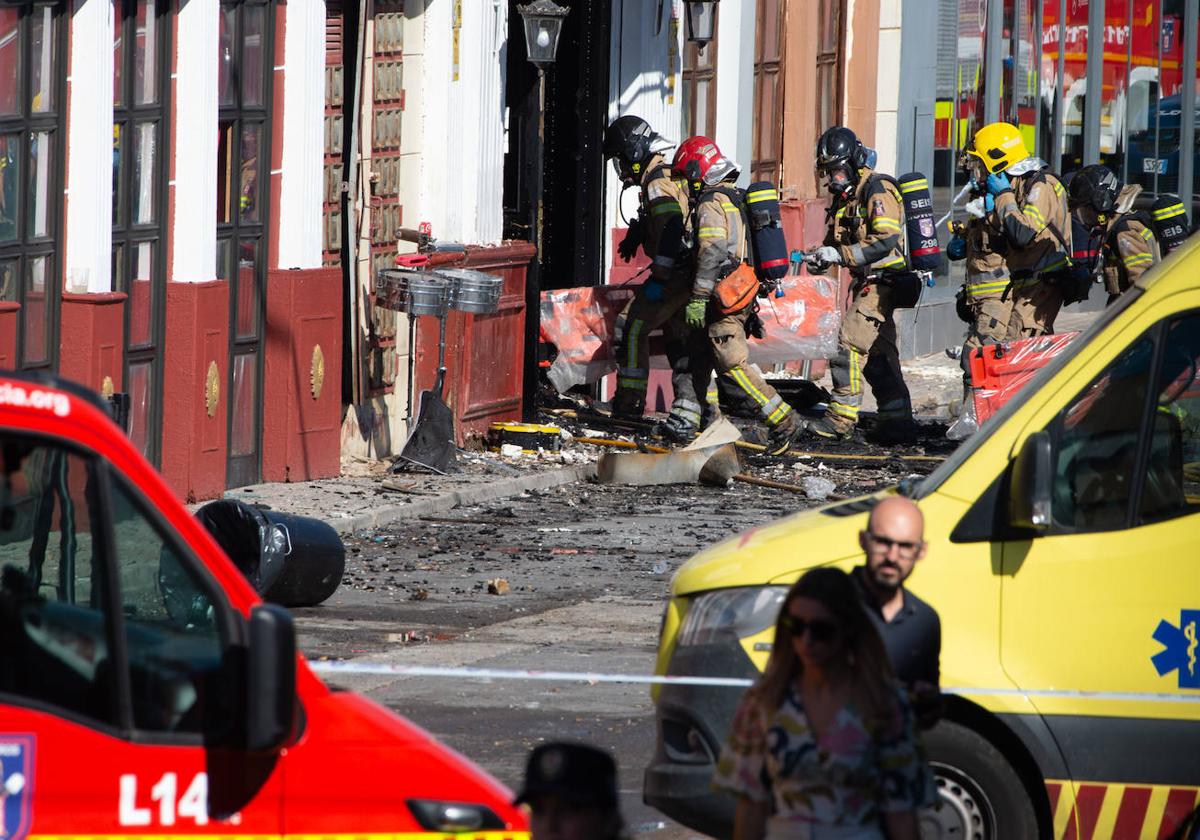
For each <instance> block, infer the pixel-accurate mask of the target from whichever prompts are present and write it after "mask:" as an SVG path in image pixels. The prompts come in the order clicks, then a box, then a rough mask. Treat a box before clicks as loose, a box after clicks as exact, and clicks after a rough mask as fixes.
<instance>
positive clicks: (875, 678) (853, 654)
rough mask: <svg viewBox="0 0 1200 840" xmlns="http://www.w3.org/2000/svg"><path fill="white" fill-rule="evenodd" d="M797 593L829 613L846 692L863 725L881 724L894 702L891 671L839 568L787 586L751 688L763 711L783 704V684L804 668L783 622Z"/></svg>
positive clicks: (811, 574) (812, 571) (852, 587)
mask: <svg viewBox="0 0 1200 840" xmlns="http://www.w3.org/2000/svg"><path fill="white" fill-rule="evenodd" d="M797 598H810V599H812V600H814V601H816V602H818V603H819V604H821V606H823V607H825V609H827V610H829V612H830V613H831V614H832V615H833V618H834V621H835V622H836V623H837V627H838V634H839V639H840V640H841V643H842V646H843V648H844V650H845V653H846V662H845V665H846V668H847V671H848V672H849V675H850V686H851V688H850V690H851V696H852V697H853V699H854V700H855V701H856V705H857V706H858V707H859V711H860V712H862V714H863V718H864V720H865V721H866V722H867V724H868V726H871V727H872V728H874V727H875V726H877V725H883V724H884V723H885V722H886V721H887V720H888V719H889V718H890V716H891V714H892V708H893V705H894V700H893V697H894V694H893V689H892V684H893V681H894V679H895V676H894V674H893V671H892V664H891V662H890V660H889V659H888V656H887V650H886V649H885V648H884V646H883V640H882V639H881V638H880V637H879V632H878V631H877V630H876V629H875V625H874V624H872V623H871V619H870V618H869V617H868V616H867V612H866V609H865V608H864V606H863V603H862V598H861V596H860V595H859V593H858V588H857V587H856V586H855V585H854V581H852V580H851V579H850V576H849V575H848V574H846V573H845V572H843V571H842V570H841V569H834V568H824V567H823V568H819V569H810V570H809V571H807V572H805V573H804V574H803V575H801V577H800V579H799V580H798V581H796V582H795V583H794V584H793V585H792V588H791V589H789V590H788V594H787V596H786V597H785V598H784V599H783V604H782V605H781V606H780V608H779V617H778V618H777V619H776V620H775V642H774V644H773V645H772V646H771V656H770V658H769V659H768V660H767V668H766V670H765V671H764V672H763V675H762V678H761V679H760V680H759V681H758V684H757V685H755V687H754V688H753V689H751V690H752V691H754V692H755V694H756V696H757V697H758V700H759V702H760V703H762V704H763V707H764V708H765V710H766V711H767V712H774V711H775V710H776V709H778V708H779V707H780V706H781V705H782V704H783V699H784V697H786V696H787V691H788V687H789V686H790V685H791V683H792V682H793V681H794V680H795V679H796V678H797V677H799V676H800V674H801V672H802V671H803V670H804V663H803V662H802V661H801V659H800V657H799V656H797V655H796V649H795V648H794V647H793V645H792V632H791V631H790V630H789V629H788V628H787V627H786V626H785V625H784V619H785V618H786V617H787V616H788V607H789V606H791V604H792V602H793V601H794V600H796V599H797Z"/></svg>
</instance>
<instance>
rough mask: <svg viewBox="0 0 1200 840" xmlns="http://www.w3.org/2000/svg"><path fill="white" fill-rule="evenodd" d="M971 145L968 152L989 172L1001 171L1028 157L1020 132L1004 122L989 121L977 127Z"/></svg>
mask: <svg viewBox="0 0 1200 840" xmlns="http://www.w3.org/2000/svg"><path fill="white" fill-rule="evenodd" d="M971 145H972V148H970V149H968V154H971V155H974V156H975V157H977V158H979V159H980V160H981V161H983V167H984V169H986V170H987V171H988V172H989V173H992V172H1003V171H1004V170H1005V169H1008V168H1009V167H1010V166H1012V165H1014V164H1017V163H1020V162H1021V161H1023V160H1025V158H1027V157H1029V150H1028V149H1026V148H1025V139H1024V138H1023V137H1021V132H1020V131H1018V130H1017V127H1016V126H1014V125H1010V124H1009V123H1005V122H994V123H989V124H988V125H985V126H984V127H983V128H981V129H979V131H977V132H975V140H974V141H973V142H972V144H971Z"/></svg>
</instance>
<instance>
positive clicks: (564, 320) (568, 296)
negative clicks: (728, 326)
mask: <svg viewBox="0 0 1200 840" xmlns="http://www.w3.org/2000/svg"><path fill="white" fill-rule="evenodd" d="M781 285H782V287H783V289H784V296H783V297H781V298H776V297H774V296H771V297H769V298H758V304H759V312H758V314H759V317H760V318H762V320H763V324H765V325H766V332H767V337H766V339H765V340H758V339H754V338H752V339H750V359H751V361H754V362H757V363H758V364H760V365H768V364H781V363H784V362H791V361H798V360H801V359H826V358H829V357H831V356H832V355H833V354H834V352H835V350H836V349H837V336H838V329H839V328H840V326H841V310H840V308H839V307H838V298H837V296H838V286H837V283H836V281H834V280H832V279H830V278H826V277H810V276H807V275H802V276H790V277H785V278H784V279H783V281H782V284H781ZM633 291H634V287H631V286H628V285H624V286H585V287H580V288H575V289H556V290H553V291H549V292H543V293H542V335H543V337H544V338H545V340H547V341H549V342H551V343H552V344H554V345H555V347H556V348H557V349H558V356H557V358H556V359H555V360H554V363H553V364H552V365H551V366H550V370H549V371H548V376H549V377H550V382H551V384H553V385H554V387H555V388H557V389H558V390H559V392H564V391H566V390H567V389H568V388H570V387H572V386H573V385H582V384H588V383H591V382H595V381H596V380H598V379H600V378H601V377H602V376H604V375H605V374H607V373H609V372H611V371H613V370H615V369H616V367H617V362H616V355H615V351H614V344H615V341H614V337H615V336H616V333H617V316H618V315H620V314H621V311H622V310H623V309H624V308H625V304H626V303H627V302H628V301H629V299H630V298H632V297H633ZM650 346H651V351H652V353H653V350H654V349H655V343H654V342H652V343H651V345H650ZM650 366H651V367H654V368H664V369H665V368H667V367H668V364H667V360H666V358H665V357H664V356H662V355H657V354H652V355H651V357H650Z"/></svg>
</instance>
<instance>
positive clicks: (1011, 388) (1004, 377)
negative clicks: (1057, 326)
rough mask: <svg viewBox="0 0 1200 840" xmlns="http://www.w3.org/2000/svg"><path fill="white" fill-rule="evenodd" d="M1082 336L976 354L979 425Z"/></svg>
mask: <svg viewBox="0 0 1200 840" xmlns="http://www.w3.org/2000/svg"><path fill="white" fill-rule="evenodd" d="M1078 335H1079V333H1078V332H1067V333H1059V334H1057V335H1043V336H1038V337H1037V338H1022V339H1020V340H1018V341H1005V342H1002V343H1000V344H993V345H989V346H987V347H983V348H980V349H979V350H972V351H971V391H972V396H973V397H974V400H975V418H976V420H977V422H978V423H979V424H980V425H983V423H984V421H986V420H987V419H988V418H989V417H991V416H992V415H993V414H995V413H996V412H997V411H999V410H1000V407H1001V406H1003V405H1004V404H1005V403H1006V402H1008V401H1009V400H1010V399H1012V397H1013V394H1015V393H1017V391H1019V390H1021V388H1023V387H1024V386H1025V383H1026V382H1028V381H1029V380H1030V379H1032V378H1033V375H1034V374H1035V373H1037V372H1038V371H1039V370H1041V369H1042V368H1043V367H1045V366H1046V365H1047V364H1048V363H1049V361H1050V360H1051V359H1053V358H1054V357H1055V356H1057V355H1058V354H1059V353H1061V352H1062V351H1063V350H1064V349H1065V348H1066V347H1067V346H1068V345H1069V344H1070V343H1071V342H1072V341H1074V340H1075V337H1076V336H1078Z"/></svg>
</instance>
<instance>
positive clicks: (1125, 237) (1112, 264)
mask: <svg viewBox="0 0 1200 840" xmlns="http://www.w3.org/2000/svg"><path fill="white" fill-rule="evenodd" d="M1101 250H1102V253H1103V255H1104V288H1105V290H1106V291H1107V292H1108V293H1109V294H1110V295H1119V294H1120V293H1121V292H1123V291H1125V290H1126V289H1128V288H1129V287H1130V286H1132V285H1133V284H1134V283H1136V282H1137V279H1138V278H1139V277H1141V276H1142V274H1144V273H1145V271H1146V269H1148V268H1149V267H1150V266H1152V265H1154V264H1155V263H1156V262H1158V261H1159V260H1160V259H1162V257H1161V256H1160V255H1159V248H1158V240H1157V239H1155V237H1154V230H1153V229H1152V228H1151V227H1150V226H1149V225H1147V224H1146V223H1145V222H1144V221H1142V220H1141V219H1139V218H1138V214H1135V213H1121V214H1119V215H1118V216H1117V217H1116V218H1115V219H1113V220H1112V221H1111V222H1109V224H1108V226H1107V228H1106V229H1105V232H1104V240H1103V245H1102V248H1101Z"/></svg>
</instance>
